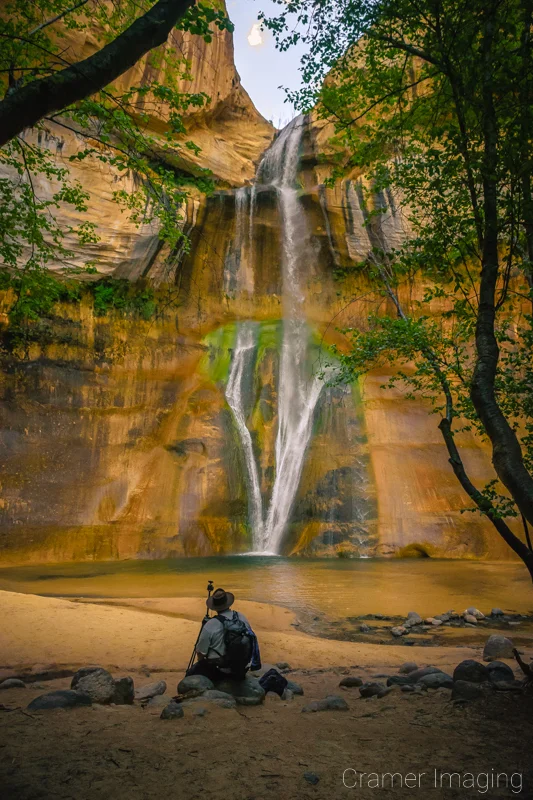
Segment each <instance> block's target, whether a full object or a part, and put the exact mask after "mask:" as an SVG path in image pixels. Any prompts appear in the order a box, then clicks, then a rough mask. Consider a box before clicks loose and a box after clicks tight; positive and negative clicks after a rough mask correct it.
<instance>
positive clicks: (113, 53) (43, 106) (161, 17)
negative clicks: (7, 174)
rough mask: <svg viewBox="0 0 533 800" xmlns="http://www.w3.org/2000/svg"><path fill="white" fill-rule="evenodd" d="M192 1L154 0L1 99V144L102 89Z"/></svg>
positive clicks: (160, 38)
mask: <svg viewBox="0 0 533 800" xmlns="http://www.w3.org/2000/svg"><path fill="white" fill-rule="evenodd" d="M192 5H194V0H159V1H158V2H157V3H156V4H155V5H154V6H153V7H152V8H151V9H150V11H147V12H146V14H144V15H143V16H142V17H139V19H136V20H135V22H133V23H132V24H131V25H130V27H129V28H127V29H126V30H125V31H124V32H123V33H121V34H120V36H117V38H116V39H114V40H113V41H112V42H110V43H109V44H108V45H106V46H105V47H103V48H102V49H101V50H99V51H98V52H97V53H94V54H93V55H92V56H89V57H88V58H86V59H84V60H83V61H80V62H79V63H78V64H73V65H72V66H69V67H66V68H65V69H63V70H61V71H59V72H55V73H54V74H53V75H50V76H48V77H46V78H40V79H38V80H35V81H31V83H27V84H26V85H25V86H22V87H21V88H20V89H17V90H15V91H14V92H12V93H10V94H9V95H8V96H7V97H5V98H4V100H2V101H1V102H0V147H2V146H3V145H5V144H6V143H7V142H9V141H10V140H11V139H13V138H14V137H15V136H17V135H18V134H19V133H21V132H22V131H23V130H24V129H25V128H29V127H31V126H32V125H35V124H36V123H37V122H39V120H41V119H42V118H43V117H45V116H47V115H49V114H51V113H52V112H54V111H60V110H61V109H62V108H65V107H66V106H68V105H71V104H72V103H76V102H77V101H79V100H82V99H83V98H85V97H89V96H90V95H92V94H94V93H95V92H97V91H99V90H100V89H103V88H104V86H107V85H108V84H110V83H112V82H113V81H114V80H115V79H116V78H118V77H119V76H120V75H122V74H123V73H124V72H126V71H127V70H128V69H130V68H131V67H133V65H134V64H136V63H137V61H138V60H139V59H140V58H142V56H143V55H145V54H146V53H147V52H148V51H149V50H152V49H153V48H154V47H159V46H160V45H162V44H164V42H166V40H167V38H168V35H169V33H170V31H171V30H172V28H173V27H174V25H175V24H176V23H177V22H178V20H179V19H181V17H183V15H184V14H185V12H186V11H187V10H188V9H189V8H190V7H191V6H192Z"/></svg>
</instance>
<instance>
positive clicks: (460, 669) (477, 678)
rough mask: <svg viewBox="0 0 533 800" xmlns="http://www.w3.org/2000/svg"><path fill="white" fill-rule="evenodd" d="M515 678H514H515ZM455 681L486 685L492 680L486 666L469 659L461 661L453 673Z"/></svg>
mask: <svg viewBox="0 0 533 800" xmlns="http://www.w3.org/2000/svg"><path fill="white" fill-rule="evenodd" d="M513 677H514V676H513ZM453 679H454V681H470V683H485V681H488V680H489V679H490V673H489V671H488V669H487V667H486V666H485V665H484V664H481V662H479V661H474V659H473V658H467V659H466V660H465V661H461V663H460V664H458V665H457V666H456V668H455V669H454V671H453Z"/></svg>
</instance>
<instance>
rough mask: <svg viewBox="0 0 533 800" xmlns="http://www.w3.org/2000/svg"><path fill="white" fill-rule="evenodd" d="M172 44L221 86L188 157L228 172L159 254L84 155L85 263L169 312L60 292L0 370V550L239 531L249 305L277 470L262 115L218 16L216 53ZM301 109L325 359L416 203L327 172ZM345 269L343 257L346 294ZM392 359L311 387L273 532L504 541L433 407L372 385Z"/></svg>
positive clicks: (269, 210)
mask: <svg viewBox="0 0 533 800" xmlns="http://www.w3.org/2000/svg"><path fill="white" fill-rule="evenodd" d="M78 46H79V43H78ZM90 46H91V43H90V41H89V40H88V41H87V42H84V43H83V47H90ZM177 46H178V45H177ZM179 46H180V47H183V48H185V49H187V48H189V49H188V50H187V52H189V54H190V55H191V57H192V60H193V62H194V64H195V65H194V66H193V73H194V74H195V75H197V77H196V78H195V80H196V81H197V84H196V88H198V89H204V90H206V91H207V92H208V93H209V94H211V96H213V98H214V100H213V103H214V104H213V105H212V107H211V108H210V109H209V110H208V111H206V112H202V113H201V114H199V115H197V116H195V117H192V118H191V119H190V120H189V122H190V136H191V138H194V140H195V141H197V142H198V143H199V144H201V146H202V148H203V150H202V153H201V154H200V156H199V161H198V162H196V163H197V164H198V163H199V164H200V165H201V166H208V167H209V168H210V169H212V170H213V172H214V174H215V176H216V177H217V179H218V180H219V189H218V191H217V192H216V193H215V194H214V195H213V196H211V197H209V198H208V199H207V200H204V199H203V198H200V197H195V198H192V199H191V200H190V203H189V209H188V213H187V223H186V224H187V230H188V233H189V235H190V240H191V247H190V250H189V252H186V251H180V252H177V253H173V254H169V253H168V252H166V251H165V250H164V249H160V248H159V246H158V240H157V233H156V231H151V230H141V231H136V230H135V229H134V228H133V227H131V226H129V225H128V223H127V221H125V220H124V218H122V217H120V216H117V215H116V212H115V213H113V214H112V213H111V202H110V193H111V191H112V188H113V182H114V180H115V176H112V175H110V174H109V173H108V172H107V169H106V168H102V169H101V170H100V171H97V170H95V169H92V168H91V167H90V166H83V165H82V167H81V168H80V170H81V171H80V179H81V180H82V182H85V184H86V185H90V187H91V189H92V191H93V193H94V197H95V202H94V203H93V204H92V207H91V214H92V215H93V218H94V219H97V220H98V222H99V224H100V226H101V235H102V240H101V242H100V243H99V244H98V245H96V246H95V247H94V249H90V250H89V251H87V252H83V253H81V252H80V253H78V257H79V261H80V263H83V262H84V260H87V258H91V259H92V258H96V259H97V260H98V263H99V269H100V270H102V271H105V272H107V273H111V274H113V275H115V276H121V277H127V278H129V279H131V280H135V279H136V278H138V277H141V276H142V277H144V278H147V279H148V281H151V282H152V283H154V284H156V285H159V286H160V289H159V292H160V294H159V300H160V313H159V314H158V315H156V316H155V317H153V318H152V319H149V320H143V319H142V318H139V317H138V316H129V315H128V314H125V313H119V312H113V313H108V314H107V315H104V316H96V315H95V313H94V309H93V306H92V300H91V299H90V298H89V297H86V298H85V299H84V300H83V301H82V303H81V304H78V305H73V304H65V305H62V306H60V307H58V308H57V309H56V312H57V313H56V316H55V318H54V320H52V323H51V324H52V326H53V328H54V330H55V331H56V333H57V335H56V338H55V339H52V340H51V341H49V342H47V343H42V344H35V345H34V347H33V350H32V352H31V354H30V360H29V361H28V362H26V363H24V364H19V365H16V366H14V365H10V368H9V370H7V371H5V372H4V374H3V376H2V403H1V413H2V419H1V427H0V436H1V440H2V445H3V447H2V453H1V456H0V458H1V459H2V465H1V474H2V479H1V491H0V498H1V499H0V522H1V529H0V561H3V562H11V563H20V562H23V561H30V560H49V561H61V560H83V559H106V558H126V557H143V556H146V557H162V556H171V555H210V554H213V553H228V552H243V551H246V550H248V549H250V546H251V541H252V532H251V530H250V516H249V491H250V487H249V485H248V481H247V475H246V469H245V464H244V457H243V450H242V446H241V443H240V441H239V437H238V435H237V430H236V425H235V419H234V417H233V416H232V413H231V411H230V408H229V406H228V403H227V400H226V397H225V388H226V385H227V381H228V374H229V370H230V365H231V363H232V358H233V357H234V350H235V342H236V335H237V329H238V324H239V321H242V320H251V321H253V325H254V331H255V349H254V354H253V361H252V362H251V366H250V368H249V372H248V373H247V377H246V381H245V382H244V383H243V391H244V395H245V397H244V401H243V402H244V404H245V407H246V423H247V426H248V429H249V430H250V435H251V439H252V443H253V448H254V450H255V453H256V455H257V463H258V474H259V481H260V488H261V492H262V494H263V496H264V497H265V498H267V497H268V496H269V494H270V492H271V490H272V485H273V480H274V474H275V469H276V462H275V449H276V448H275V437H276V429H277V423H278V400H279V397H278V395H279V373H280V362H281V351H282V343H281V342H282V327H283V326H282V324H281V320H282V317H283V313H284V312H283V302H282V295H283V286H282V269H281V260H282V241H281V239H282V237H281V227H282V223H283V220H282V219H281V216H280V210H279V204H278V197H277V191H276V190H275V189H273V188H272V186H265V185H263V184H262V182H261V180H258V181H257V184H256V186H255V188H253V189H252V188H251V187H250V186H248V185H247V184H248V182H249V181H250V180H251V178H252V177H253V175H254V174H255V172H256V167H257V163H258V162H259V160H260V156H261V153H262V152H263V151H264V150H265V149H266V147H267V146H268V143H269V141H270V139H271V138H272V136H273V131H272V129H271V128H270V126H269V125H268V123H266V122H265V121H264V120H262V119H261V118H260V117H259V115H258V114H257V112H256V111H255V109H254V108H253V105H252V104H251V102H250V101H249V98H247V95H246V94H245V92H244V90H243V89H242V87H241V86H240V84H239V79H238V76H237V75H236V73H235V68H234V66H233V61H232V46H231V39H230V37H228V35H227V34H223V35H222V34H221V35H220V36H219V37H218V38H217V42H216V46H215V48H214V49H213V50H212V51H210V53H211V55H210V59H206V58H205V57H204V56H205V52H204V51H202V50H201V48H202V47H203V44H202V45H200V47H199V48H198V45H197V43H196V44H194V43H193V42H190V41H188V40H187V37H183V38H180V44H179ZM202 53H203V55H202ZM215 58H216V61H212V60H211V59H215ZM195 59H196V61H194V60H195ZM146 68H147V65H146V64H144V65H139V66H138V67H137V68H136V69H137V70H139V71H140V72H142V71H143V70H144V69H146ZM137 78H138V76H137V77H136V78H135V79H137ZM124 80H126V81H127V80H134V76H126V77H125V78H124ZM157 124H159V121H158V120H157V118H154V126H156V125H157ZM302 124H303V125H304V133H303V140H302V144H301V148H300V167H299V172H298V182H299V185H300V188H301V191H300V198H299V202H300V203H301V207H302V213H303V214H304V216H305V226H306V229H307V234H306V240H307V241H306V243H304V242H302V243H301V246H302V249H303V248H304V246H305V256H306V258H307V269H306V275H305V287H304V288H305V313H306V317H307V320H308V321H309V326H310V334H309V335H310V341H311V346H310V349H309V358H310V360H311V361H312V362H313V368H315V367H316V365H317V364H318V365H320V364H322V363H324V360H325V359H326V360H327V357H328V356H327V349H328V344H329V343H331V342H336V343H340V344H342V343H343V337H342V334H341V333H340V332H339V330H338V329H339V328H342V327H343V326H346V325H357V324H358V323H362V322H363V321H364V319H365V317H366V316H367V315H368V313H369V312H370V311H371V310H374V308H375V299H371V298H369V297H368V292H367V287H365V285H364V281H363V280H362V279H361V278H360V277H358V275H357V271H356V270H354V269H353V268H354V267H355V265H356V264H357V263H358V262H359V261H361V260H362V259H364V258H365V257H366V256H367V254H368V253H369V251H370V250H371V249H372V247H373V246H374V245H376V244H379V246H380V247H384V248H387V247H393V246H395V245H396V244H398V242H399V241H401V239H402V237H403V236H404V235H405V228H406V222H405V219H404V218H403V216H402V213H401V210H400V209H399V208H398V207H397V205H396V204H395V202H394V198H393V197H392V196H391V195H390V194H387V193H383V194H376V195H374V197H373V199H372V200H371V203H373V204H374V206H373V207H377V206H379V207H380V208H382V209H383V210H384V212H385V213H383V214H382V215H380V216H379V217H377V220H378V222H376V223H375V224H374V223H373V224H372V226H371V227H367V226H366V225H365V222H366V221H367V220H368V212H369V210H370V209H369V208H368V206H367V204H366V203H365V201H364V199H363V192H362V191H361V186H362V181H364V180H365V178H364V176H362V175H357V174H354V175H353V176H350V177H349V178H348V179H346V180H344V181H342V182H341V183H339V184H337V185H336V186H335V188H334V189H329V188H325V186H324V180H325V177H326V176H327V174H328V170H329V168H330V165H329V164H328V161H327V159H326V161H324V160H323V159H320V158H319V154H320V153H322V152H324V150H325V151H326V152H327V148H328V145H327V141H328V138H329V136H330V133H331V131H330V130H328V128H326V127H324V126H322V125H321V124H317V122H316V120H314V119H307V120H305V121H303V122H302ZM188 135H189V134H188ZM51 137H52V138H50V140H49V144H50V146H53V147H57V148H58V158H61V157H63V156H64V155H65V154H68V153H69V152H71V151H73V150H74V149H75V148H76V147H77V146H78V143H77V141H76V137H75V136H74V135H72V136H71V137H67V136H66V135H65V134H64V133H61V132H59V131H55V132H53V134H51ZM53 137H57V138H53ZM58 143H59V145H58ZM194 167H195V164H194V163H192V162H191V164H190V165H189V168H190V169H194ZM237 186H239V187H241V188H240V189H239V190H237V191H236V190H235V188H232V187H237ZM339 269H344V270H346V269H348V271H349V270H352V272H353V277H352V278H351V279H350V280H349V281H348V283H345V284H344V286H343V296H342V297H341V296H339V285H338V283H337V281H336V277H335V273H336V271H337V270H339ZM237 276H240V279H239V280H237ZM386 377H387V376H386V375H385V374H374V375H371V376H369V377H368V378H367V379H366V380H365V381H364V382H362V383H361V384H360V385H354V386H352V387H333V386H332V387H328V388H326V389H324V391H323V392H322V394H321V396H320V399H319V401H318V403H317V406H316V410H315V414H314V427H313V435H312V438H311V442H310V445H309V448H308V452H307V457H306V461H305V465H304V468H303V472H302V475H301V480H300V483H299V488H298V492H297V496H296V498H295V503H294V507H293V511H292V514H291V519H290V524H289V525H288V529H287V534H286V538H285V542H284V548H283V551H284V552H285V553H300V554H317V555H335V554H337V555H359V556H369V555H394V554H398V553H401V551H402V548H404V547H406V546H409V545H412V544H415V545H417V547H418V549H419V551H420V552H425V553H427V554H429V555H436V556H451V557H485V558H487V557H489V558H507V557H508V556H509V553H508V551H507V549H506V548H505V546H504V545H503V543H502V542H501V540H500V539H499V538H498V537H497V536H496V535H495V534H494V533H493V531H492V528H491V526H490V525H489V524H488V523H487V522H486V521H484V520H482V519H481V518H480V517H478V516H475V515H473V514H470V513H466V514H462V513H461V510H463V509H465V508H466V507H468V506H469V505H470V503H469V502H468V499H467V498H466V497H465V496H464V495H463V494H462V492H461V490H460V488H459V486H458V484H457V482H456V479H455V477H454V476H453V474H452V472H451V470H450V468H449V465H448V464H447V456H446V452H445V449H444V446H443V444H442V442H441V439H440V433H439V431H438V429H437V427H436V424H435V417H432V416H430V415H428V413H427V411H428V410H427V409H426V408H425V407H424V406H423V405H422V404H420V403H413V402H410V401H407V400H406V399H405V397H403V396H402V395H401V393H400V392H398V391H397V392H395V393H390V392H387V393H384V392H383V391H382V390H381V389H380V386H381V385H382V383H383V382H384V381H385V380H386ZM460 444H461V445H462V447H463V448H464V457H465V461H466V463H467V466H468V468H469V470H470V471H471V474H472V475H473V476H474V478H475V479H476V480H479V481H481V480H484V479H486V478H487V477H488V476H490V475H491V467H490V462H489V459H488V457H487V455H486V453H485V452H484V450H483V447H482V446H481V445H480V443H479V442H478V441H477V440H475V439H474V438H473V437H468V436H466V435H464V436H463V437H462V439H461V442H460Z"/></svg>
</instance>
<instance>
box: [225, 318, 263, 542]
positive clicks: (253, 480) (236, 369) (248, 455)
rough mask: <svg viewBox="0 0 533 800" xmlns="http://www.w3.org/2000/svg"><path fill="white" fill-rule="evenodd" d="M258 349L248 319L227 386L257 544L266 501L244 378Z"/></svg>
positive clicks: (236, 346)
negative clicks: (248, 416)
mask: <svg viewBox="0 0 533 800" xmlns="http://www.w3.org/2000/svg"><path fill="white" fill-rule="evenodd" d="M254 351H255V341H254V331H253V326H252V324H251V323H250V322H245V323H243V324H242V325H241V327H240V328H239V331H238V333H237V339H236V342H235V348H234V350H233V360H232V364H231V372H230V376H229V379H228V383H227V385H226V399H227V401H228V405H229V407H230V408H231V410H232V412H233V416H234V418H235V422H236V424H237V430H238V432H239V437H240V440H241V444H242V449H243V453H244V460H245V463H246V471H247V474H248V506H249V512H250V521H251V523H252V529H253V531H254V544H255V542H261V541H262V539H263V501H262V498H261V486H260V483H259V475H258V471H257V463H256V460H255V455H254V448H253V443H252V436H251V434H250V431H249V430H248V428H247V426H246V414H245V410H244V402H243V379H244V375H245V373H246V369H247V367H248V366H249V364H250V362H252V361H253V356H254Z"/></svg>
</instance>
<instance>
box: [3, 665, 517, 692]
mask: <svg viewBox="0 0 533 800" xmlns="http://www.w3.org/2000/svg"><path fill="white" fill-rule="evenodd" d="M485 669H486V670H487V672H488V673H489V680H491V681H492V682H493V683H496V682H497V681H514V679H515V677H514V672H513V670H512V669H511V667H509V666H508V665H507V664H504V662H503V661H490V662H489V663H488V665H487V666H486V667H485ZM0 688H1V687H0Z"/></svg>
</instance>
